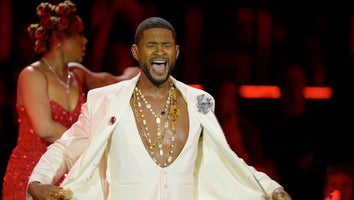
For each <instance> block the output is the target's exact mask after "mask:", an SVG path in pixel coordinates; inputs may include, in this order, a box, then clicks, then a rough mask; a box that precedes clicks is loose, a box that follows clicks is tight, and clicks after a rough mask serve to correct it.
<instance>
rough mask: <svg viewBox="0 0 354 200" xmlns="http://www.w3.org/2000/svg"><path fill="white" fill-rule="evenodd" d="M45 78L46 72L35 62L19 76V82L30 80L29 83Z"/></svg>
mask: <svg viewBox="0 0 354 200" xmlns="http://www.w3.org/2000/svg"><path fill="white" fill-rule="evenodd" d="M44 78H45V76H44V72H43V71H42V69H41V68H40V64H39V62H34V63H32V64H31V65H27V66H26V67H24V68H23V69H22V70H21V72H20V74H19V76H18V80H19V81H21V80H29V81H36V80H37V81H40V80H43V79H44Z"/></svg>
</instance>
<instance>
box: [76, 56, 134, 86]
mask: <svg viewBox="0 0 354 200" xmlns="http://www.w3.org/2000/svg"><path fill="white" fill-rule="evenodd" d="M69 67H70V69H72V71H73V72H74V73H75V74H76V75H78V76H79V77H80V79H81V81H82V82H83V84H84V88H85V89H86V90H91V89H94V88H97V87H102V86H106V85H110V84H113V83H117V82H120V81H123V80H128V79H131V78H133V77H134V76H136V75H137V74H138V73H139V72H140V68H139V67H127V68H126V69H125V70H124V72H123V74H121V75H118V76H115V75H113V74H110V73H108V72H93V71H91V70H89V69H87V68H86V67H85V66H83V65H82V64H80V63H74V62H73V63H69Z"/></svg>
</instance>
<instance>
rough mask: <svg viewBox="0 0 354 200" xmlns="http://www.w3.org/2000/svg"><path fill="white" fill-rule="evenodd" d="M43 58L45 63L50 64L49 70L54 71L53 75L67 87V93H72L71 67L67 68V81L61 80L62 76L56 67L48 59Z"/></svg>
mask: <svg viewBox="0 0 354 200" xmlns="http://www.w3.org/2000/svg"><path fill="white" fill-rule="evenodd" d="M42 60H43V61H44V63H45V64H46V65H47V66H48V68H49V70H50V71H51V72H52V73H53V75H54V76H55V78H56V79H57V80H58V81H59V83H60V84H61V85H62V86H64V87H65V89H66V94H69V93H70V79H71V74H70V71H69V69H68V68H67V69H66V70H67V74H68V77H67V79H66V82H65V81H63V80H61V78H60V76H59V75H58V74H57V73H56V72H55V70H54V68H53V67H52V66H51V65H50V64H49V62H48V60H47V59H46V58H44V57H43V58H42Z"/></svg>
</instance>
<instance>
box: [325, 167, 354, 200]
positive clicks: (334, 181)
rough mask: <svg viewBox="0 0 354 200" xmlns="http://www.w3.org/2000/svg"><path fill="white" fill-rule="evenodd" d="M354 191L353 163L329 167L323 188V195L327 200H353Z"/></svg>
mask: <svg viewBox="0 0 354 200" xmlns="http://www.w3.org/2000/svg"><path fill="white" fill-rule="evenodd" d="M353 191H354V165H353V162H347V163H341V164H337V165H331V166H328V167H327V171H326V174H325V182H324V186H323V195H324V199H325V200H353V199H354V193H353Z"/></svg>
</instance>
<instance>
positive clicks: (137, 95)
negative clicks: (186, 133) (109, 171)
mask: <svg viewBox="0 0 354 200" xmlns="http://www.w3.org/2000/svg"><path fill="white" fill-rule="evenodd" d="M170 84H171V85H170V90H169V95H168V98H167V101H166V105H165V109H164V110H163V111H162V112H161V113H160V115H159V116H157V114H156V112H155V111H154V110H153V109H152V106H151V104H150V103H149V102H148V101H147V100H146V98H145V96H144V95H143V94H142V93H141V91H140V89H139V88H138V87H137V86H136V87H135V89H134V93H133V106H134V113H135V116H136V118H137V122H138V123H139V124H143V127H139V129H140V134H141V136H142V138H143V140H144V141H145V142H146V143H147V144H148V145H149V150H150V155H151V157H152V159H153V161H154V162H155V163H156V164H157V165H159V166H161V164H160V163H159V162H158V161H157V159H156V158H155V156H154V149H156V148H157V151H158V155H159V156H160V157H162V156H163V155H164V151H163V149H162V143H163V141H164V140H165V139H166V135H168V136H169V137H170V138H169V139H170V147H169V151H168V152H169V155H168V157H167V159H166V161H165V162H164V163H163V164H162V165H163V166H167V164H168V163H171V162H172V160H173V153H174V141H175V127H174V121H175V120H176V118H175V117H173V116H172V117H171V116H170V115H171V114H173V113H171V108H172V107H173V108H175V107H176V105H175V104H176V91H175V88H174V86H173V83H172V82H170ZM141 101H142V102H143V103H144V104H145V107H146V109H147V110H149V111H150V112H151V114H152V115H153V116H154V118H155V122H156V124H157V133H156V136H157V139H156V141H153V140H152V139H151V137H150V133H149V130H148V127H147V121H146V119H145V115H144V113H143V111H142V102H141ZM171 102H172V103H173V104H174V105H171ZM166 113H167V114H168V116H167V118H166V122H165V124H164V129H163V131H162V130H161V128H160V124H161V118H162V117H163V115H165V114H166ZM169 120H170V121H171V120H172V122H171V123H173V130H170V128H169Z"/></svg>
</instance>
